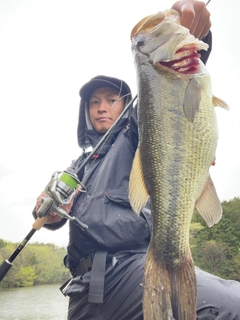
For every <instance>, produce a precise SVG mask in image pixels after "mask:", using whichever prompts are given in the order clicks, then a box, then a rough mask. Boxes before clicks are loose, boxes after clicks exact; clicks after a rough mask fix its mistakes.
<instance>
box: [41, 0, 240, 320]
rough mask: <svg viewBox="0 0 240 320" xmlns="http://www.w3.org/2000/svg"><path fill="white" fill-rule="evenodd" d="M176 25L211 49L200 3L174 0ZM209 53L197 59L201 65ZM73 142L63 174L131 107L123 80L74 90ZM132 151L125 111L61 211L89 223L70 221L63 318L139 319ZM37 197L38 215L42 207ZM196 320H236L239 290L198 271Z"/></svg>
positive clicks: (139, 228)
mask: <svg viewBox="0 0 240 320" xmlns="http://www.w3.org/2000/svg"><path fill="white" fill-rule="evenodd" d="M173 8H174V9H176V10H177V11H178V12H179V13H180V15H181V23H182V24H183V25H184V26H186V27H188V28H189V29H190V31H191V33H193V34H194V35H195V36H197V37H199V38H203V37H204V36H206V37H205V38H204V41H207V42H208V43H209V45H210V46H211V33H210V32H209V28H210V25H211V23H210V20H209V17H210V15H209V12H208V10H207V9H206V6H205V4H204V3H203V2H200V1H194V0H183V1H178V2H176V3H175V4H174V5H173ZM208 55H209V52H208V53H207V54H206V55H205V56H204V55H203V56H202V60H203V62H205V63H206V61H207V58H208ZM80 96H81V102H80V111H79V124H78V143H79V146H80V147H81V148H82V149H83V151H84V152H83V155H82V157H81V158H80V159H78V160H76V161H74V162H73V163H72V165H71V167H70V168H68V171H69V172H71V173H75V172H76V171H77V170H78V168H79V167H80V166H81V163H83V161H84V159H85V158H86V156H87V153H85V149H87V148H88V147H89V146H91V147H93V148H94V147H95V146H96V145H97V143H98V142H99V141H100V139H101V138H102V136H103V135H104V133H106V132H107V130H108V129H109V128H110V127H111V126H112V124H113V123H114V122H115V120H116V119H117V117H118V116H119V114H120V113H121V112H122V110H123V109H124V107H125V106H126V105H127V104H128V102H129V101H131V98H132V96H131V91H130V88H129V86H128V85H127V84H126V83H125V82H124V81H122V80H119V79H116V78H112V77H106V76H97V77H95V78H93V79H91V80H90V81H89V82H88V83H86V84H85V85H84V86H83V87H82V88H81V89H80ZM137 145H138V128H137V115H136V108H134V109H133V108H132V106H131V107H130V108H129V110H128V112H127V113H126V114H125V115H124V117H123V118H122V119H121V120H120V121H119V122H118V123H117V125H116V126H115V127H114V129H113V130H112V133H111V135H110V137H109V138H108V140H107V141H106V142H105V143H104V144H103V145H102V147H101V148H100V150H99V151H98V152H97V154H96V155H94V156H93V157H92V159H91V160H90V162H89V163H88V164H87V165H86V166H85V168H84V169H82V170H81V171H80V172H78V177H79V179H80V180H81V181H82V183H83V184H84V186H85V188H86V190H84V191H86V192H79V193H78V194H77V195H76V197H75V199H74V202H73V204H72V203H71V204H70V205H69V206H68V207H65V209H66V211H69V210H71V214H72V215H73V216H75V217H77V218H78V219H79V220H81V221H82V222H84V223H86V224H87V225H88V230H87V231H83V230H81V229H80V228H78V227H77V226H76V225H75V224H73V223H70V224H69V228H70V233H69V234H70V239H69V245H68V254H67V256H66V257H65V259H64V263H65V265H66V267H67V268H69V270H70V271H71V273H72V275H73V278H72V279H71V281H70V282H68V283H67V284H65V285H64V286H63V287H62V291H63V292H64V294H66V295H68V296H69V297H70V299H69V312H68V319H69V320H77V319H84V320H85V319H88V320H89V319H104V320H110V319H111V320H140V319H143V314H142V295H143V287H142V282H143V272H144V262H145V256H146V250H147V247H148V244H149V240H150V237H151V216H150V214H151V212H150V206H149V203H148V204H147V205H146V207H145V208H144V209H143V210H142V212H141V214H140V216H137V215H136V214H135V213H134V212H133V211H132V209H131V206H130V204H129V200H128V182H129V174H130V171H131V166H132V161H133V158H134V154H135V151H136V148H137ZM43 196H44V194H42V195H41V196H40V197H39V198H38V202H37V206H36V209H38V208H39V206H40V200H41V198H42V197H43ZM65 222H66V220H65V219H61V218H59V216H57V215H55V214H54V213H52V215H51V217H50V218H49V220H48V223H47V224H46V225H45V227H46V228H48V229H51V230H55V229H58V228H60V227H61V226H62V225H63V224H64V223H65ZM196 275H197V282H198V298H197V319H199V320H202V319H209V320H210V319H219V320H220V319H221V320H225V319H235V320H237V319H239V320H240V284H239V283H237V282H234V281H225V280H222V279H219V278H217V277H214V276H212V275H210V274H207V273H205V272H203V271H201V270H199V269H198V268H196Z"/></svg>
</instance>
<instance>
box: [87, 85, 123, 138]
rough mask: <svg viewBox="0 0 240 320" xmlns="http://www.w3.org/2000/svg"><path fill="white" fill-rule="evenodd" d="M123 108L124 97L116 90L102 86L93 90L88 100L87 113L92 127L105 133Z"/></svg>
mask: <svg viewBox="0 0 240 320" xmlns="http://www.w3.org/2000/svg"><path fill="white" fill-rule="evenodd" d="M123 109H124V98H122V97H121V96H119V94H118V91H117V90H115V89H113V88H109V87H102V88H99V89H96V90H95V91H93V93H92V95H91V97H90V101H89V115H90V120H91V123H92V125H93V127H94V129H95V130H96V131H97V132H99V133H106V132H107V131H108V129H109V128H110V127H111V126H112V124H113V123H114V122H115V120H116V119H117V118H118V116H119V115H120V114H121V112H122V111H123Z"/></svg>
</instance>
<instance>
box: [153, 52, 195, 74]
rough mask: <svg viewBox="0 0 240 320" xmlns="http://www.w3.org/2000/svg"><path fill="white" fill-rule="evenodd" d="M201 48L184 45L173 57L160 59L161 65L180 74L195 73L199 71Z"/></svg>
mask: <svg viewBox="0 0 240 320" xmlns="http://www.w3.org/2000/svg"><path fill="white" fill-rule="evenodd" d="M198 50H199V48H198V47H196V46H191V47H182V48H181V49H179V50H177V51H176V52H175V54H174V56H173V57H172V58H171V59H167V60H162V61H159V63H160V65H162V66H164V67H167V68H169V69H171V70H173V71H175V72H177V73H180V74H195V73H198V72H199V66H200V57H201V55H200V54H199V53H198Z"/></svg>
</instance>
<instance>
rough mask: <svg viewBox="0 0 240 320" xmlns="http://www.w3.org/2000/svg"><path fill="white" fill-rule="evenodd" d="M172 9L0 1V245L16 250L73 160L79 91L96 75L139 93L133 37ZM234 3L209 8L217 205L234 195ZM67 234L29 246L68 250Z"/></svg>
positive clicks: (238, 157)
mask: <svg viewBox="0 0 240 320" xmlns="http://www.w3.org/2000/svg"><path fill="white" fill-rule="evenodd" d="M172 3H173V1H169V0H162V1H157V0H155V1H151V0H150V1H148V2H145V1H142V2H141V1H137V0H131V1H127V2H126V4H125V2H124V5H123V4H122V3H120V2H119V1H118V2H114V1H112V0H111V1H109V0H102V1H99V0H92V1H82V0H68V1H62V0H35V1H34V0H21V1H19V0H0V44H1V50H0V57H1V59H0V107H1V125H0V148H1V157H0V238H2V239H5V240H8V241H13V242H19V241H21V240H22V239H23V238H24V237H25V236H26V234H27V233H28V232H29V231H30V229H31V226H32V223H33V218H32V216H31V211H32V208H33V207H34V205H35V200H36V198H37V196H38V195H39V194H40V193H41V191H42V190H43V188H44V187H45V185H46V184H47V182H48V180H49V179H50V177H51V174H52V173H53V172H54V171H55V170H64V169H65V168H66V167H67V166H68V165H69V164H70V163H71V160H72V159H75V158H77V157H78V156H79V154H80V152H81V150H80V149H79V147H78V145H77V138H76V130H77V117H78V106H79V96H78V92H79V88H80V87H81V85H82V84H84V83H85V82H86V81H88V80H89V79H90V78H92V77H93V76H95V75H99V74H104V75H109V76H114V77H119V78H122V79H124V80H125V81H126V82H128V84H129V85H130V87H131V88H132V91H133V94H135V93H136V83H135V67H134V63H133V57H132V53H131V43H130V32H131V30H132V28H133V27H134V25H135V24H136V23H137V22H138V21H139V20H140V19H142V18H143V17H145V16H147V15H149V14H152V13H156V12H157V11H162V10H165V9H168V8H170V7H171V5H172ZM239 9H240V2H239V0H229V1H226V0H212V1H211V3H210V4H209V10H211V13H212V16H211V17H212V23H213V26H212V31H213V51H212V54H211V57H210V59H209V61H208V65H207V66H208V70H209V71H210V74H211V77H212V86H213V93H214V94H215V95H216V96H218V97H220V98H222V99H223V100H225V101H226V102H227V103H228V104H229V106H230V111H225V110H223V109H220V108H217V109H216V113H217V117H218V126H219V144H218V148H217V159H216V166H215V167H213V168H212V169H211V176H212V179H213V181H214V184H215V187H216V189H217V192H218V195H219V197H220V199H221V201H223V200H230V199H232V198H234V197H239V196H240V153H239V137H240V105H239V74H240V64H239V58H238V53H239V50H238V46H239V43H238V42H239V41H238V38H239V23H238V21H239V17H238V15H239ZM67 240H68V227H67V226H65V227H64V228H62V229H61V230H60V231H56V232H50V231H47V230H44V229H43V228H42V229H41V230H40V231H38V232H37V233H36V234H35V235H34V236H33V238H32V240H31V242H35V241H39V242H45V243H46V242H51V243H56V244H57V245H66V244H67Z"/></svg>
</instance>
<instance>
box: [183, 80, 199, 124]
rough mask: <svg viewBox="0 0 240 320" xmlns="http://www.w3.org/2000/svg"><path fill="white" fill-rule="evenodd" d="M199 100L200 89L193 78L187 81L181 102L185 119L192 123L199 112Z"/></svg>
mask: <svg viewBox="0 0 240 320" xmlns="http://www.w3.org/2000/svg"><path fill="white" fill-rule="evenodd" d="M200 100H201V87H200V85H199V84H198V82H197V80H196V79H195V78H192V79H191V80H190V81H189V84H188V86H187V89H186V91H185V96H184V101H183V112H184V114H185V117H186V118H187V119H188V120H189V121H190V122H193V121H194V118H195V115H196V113H197V112H198V111H199V105H200Z"/></svg>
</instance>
